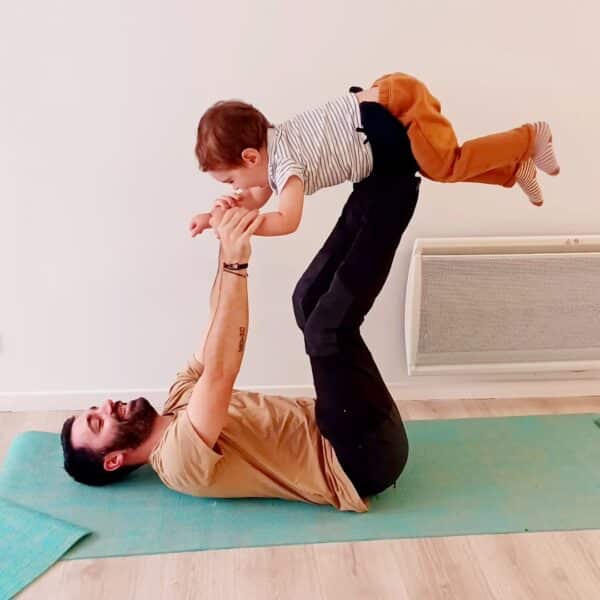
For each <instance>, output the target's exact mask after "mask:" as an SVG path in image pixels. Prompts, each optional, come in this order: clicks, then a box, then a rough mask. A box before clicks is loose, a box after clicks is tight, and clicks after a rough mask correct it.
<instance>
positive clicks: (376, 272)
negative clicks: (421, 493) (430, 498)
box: [293, 103, 420, 497]
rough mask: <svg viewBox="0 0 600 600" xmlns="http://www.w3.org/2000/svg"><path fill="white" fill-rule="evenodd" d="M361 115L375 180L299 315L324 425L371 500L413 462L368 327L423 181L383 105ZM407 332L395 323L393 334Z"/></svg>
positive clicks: (336, 237) (304, 286)
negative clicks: (364, 333)
mask: <svg viewBox="0 0 600 600" xmlns="http://www.w3.org/2000/svg"><path fill="white" fill-rule="evenodd" d="M360 108H361V117H362V126H363V130H364V132H365V134H366V136H367V138H368V140H369V143H370V144H371V147H372V150H373V157H374V169H373V172H372V173H371V175H370V176H369V177H368V178H366V179H364V180H363V181H361V182H359V183H357V184H355V185H354V189H353V191H352V193H351V194H350V197H349V198H348V200H347V202H346V204H345V206H344V209H343V211H342V214H341V216H340V218H339V220H338V222H337V224H336V225H335V227H334V228H333V231H332V232H331V234H330V235H329V237H328V238H327V240H326V242H325V244H324V245H323V247H322V248H321V250H320V251H319V252H318V254H317V255H316V256H315V258H314V260H313V261H312V262H311V263H310V265H309V266H308V268H307V269H306V271H305V273H304V275H303V276H302V277H301V278H300V280H299V282H298V284H297V286H296V289H295V290H294V294H293V306H294V314H295V317H296V321H297V323H298V326H299V327H300V328H301V329H302V331H303V333H304V340H305V346H306V352H307V354H308V355H309V358H310V363H311V368H312V373H313V380H314V385H315V389H316V393H317V400H316V418H317V424H318V426H319V429H320V431H321V433H322V435H323V436H324V437H326V438H327V439H328V440H329V441H330V443H331V444H332V446H333V448H334V449H335V452H336V455H337V457H338V460H339V461H340V464H341V465H342V467H343V469H344V471H345V472H346V474H347V475H348V477H349V478H350V480H351V481H352V482H353V484H354V486H355V487H356V489H357V491H358V493H359V494H360V495H361V497H366V496H371V495H373V494H377V493H379V492H381V491H382V490H384V489H386V488H387V487H389V486H390V485H391V484H392V483H394V482H395V481H396V479H397V478H398V476H399V475H400V473H401V472H402V470H403V468H404V466H405V464H406V461H407V459H408V440H407V437H406V431H405V429H404V425H403V423H402V419H401V417H400V414H399V413H398V409H397V408H396V405H395V403H394V401H393V399H392V397H391V395H390V393H389V391H388V389H387V387H386V386H385V383H384V382H383V379H382V377H381V375H380V373H379V370H378V369H377V365H376V364H375V361H374V360H373V357H372V355H371V353H370V351H369V349H368V348H367V346H366V344H365V342H364V341H363V339H362V337H361V335H360V326H361V324H362V322H363V320H364V318H365V315H366V314H367V313H368V312H369V310H370V309H371V307H372V305H373V303H374V301H375V298H376V297H377V295H378V294H379V292H380V291H381V289H382V287H383V285H384V283H385V281H386V279H387V276H388V274H389V271H390V268H391V266H392V262H393V259H394V254H395V252H396V249H397V247H398V244H399V243H400V239H401V237H402V234H403V232H404V230H405V229H406V227H407V226H408V224H409V222H410V220H411V217H412V215H413V212H414V210H415V206H416V203H417V197H418V193H419V183H420V180H419V178H418V177H416V176H415V171H416V169H417V165H416V162H415V160H414V157H413V156H412V153H411V150H410V144H409V140H408V136H407V135H406V132H405V130H404V128H403V127H402V125H401V124H400V123H399V121H398V120H397V119H396V118H395V117H393V116H392V115H391V114H390V113H388V112H387V110H386V109H385V108H383V107H382V106H381V105H379V104H377V103H362V104H361V105H360ZM398 330H399V328H397V326H396V316H395V315H394V316H392V317H391V318H390V333H391V332H396V331H398Z"/></svg>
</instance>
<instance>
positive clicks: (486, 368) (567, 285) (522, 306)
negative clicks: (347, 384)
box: [406, 236, 600, 374]
mask: <svg viewBox="0 0 600 600" xmlns="http://www.w3.org/2000/svg"><path fill="white" fill-rule="evenodd" d="M406 350H407V362H408V372H409V374H449V373H450V374H451V373H486V372H504V373H510V372H514V373H518V372H534V371H540V370H545V371H572V370H578V371H580V370H591V371H595V370H600V236H580V237H546V236H542V237H533V238H463V239H443V238H439V239H430V240H424V239H421V240H417V241H416V242H415V247H414V250H413V255H412V259H411V265H410V269H409V281H408V286H407V296H406Z"/></svg>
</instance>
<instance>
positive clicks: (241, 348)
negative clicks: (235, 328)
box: [238, 327, 246, 352]
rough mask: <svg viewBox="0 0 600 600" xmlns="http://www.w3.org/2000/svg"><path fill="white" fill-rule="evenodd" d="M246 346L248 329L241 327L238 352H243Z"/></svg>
mask: <svg viewBox="0 0 600 600" xmlns="http://www.w3.org/2000/svg"><path fill="white" fill-rule="evenodd" d="M245 345H246V328H245V327H240V344H239V346H238V351H239V352H243V351H244V346H245Z"/></svg>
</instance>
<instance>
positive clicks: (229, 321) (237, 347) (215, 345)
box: [187, 208, 261, 448]
mask: <svg viewBox="0 0 600 600" xmlns="http://www.w3.org/2000/svg"><path fill="white" fill-rule="evenodd" d="M260 222H261V217H260V216H258V217H257V215H256V213H255V212H252V213H249V212H248V211H247V210H245V209H238V208H236V209H231V210H230V211H227V214H226V215H225V216H224V217H223V221H222V222H221V224H220V225H219V237H220V239H221V244H222V247H223V252H222V259H223V261H225V262H247V261H248V259H249V257H250V243H249V239H250V236H251V235H252V234H253V233H254V230H255V229H256V228H257V227H258V226H259V225H260ZM239 273H240V274H244V272H243V271H240V272H239ZM215 287H216V289H217V293H216V307H215V313H214V317H213V321H212V324H211V326H210V327H209V330H208V332H207V335H206V343H205V345H204V350H203V358H204V371H203V373H202V376H201V377H200V379H199V380H198V381H197V383H196V384H195V385H194V389H193V391H192V395H191V397H190V401H189V403H188V406H187V412H188V415H189V417H190V420H191V422H192V425H193V426H194V429H195V430H196V432H197V433H198V435H199V436H200V437H201V438H202V439H203V440H204V442H206V444H207V445H208V446H210V447H211V448H212V447H213V446H214V444H215V442H216V441H217V439H218V437H219V435H220V433H221V430H222V429H223V425H224V424H225V419H226V418H227V409H228V407H229V402H230V400H231V393H232V390H233V385H234V383H235V379H236V377H237V375H238V373H239V370H240V367H241V364H242V358H243V355H244V349H245V345H246V335H247V331H248V288H247V279H246V278H245V277H240V276H239V274H237V275H236V274H232V273H228V272H223V270H222V268H221V267H220V268H219V273H218V274H217V280H216V283H215Z"/></svg>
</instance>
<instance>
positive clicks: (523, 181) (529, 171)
mask: <svg viewBox="0 0 600 600" xmlns="http://www.w3.org/2000/svg"><path fill="white" fill-rule="evenodd" d="M517 183H518V184H519V186H520V187H521V189H522V190H523V191H524V192H525V193H526V194H527V197H528V198H529V202H531V203H532V204H535V205H536V206H541V205H542V204H543V203H544V198H543V197H542V190H541V188H540V185H539V183H538V182H537V179H536V170H535V163H534V162H533V159H532V158H528V159H527V160H524V161H523V162H522V163H521V164H520V165H519V168H518V170H517Z"/></svg>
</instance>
